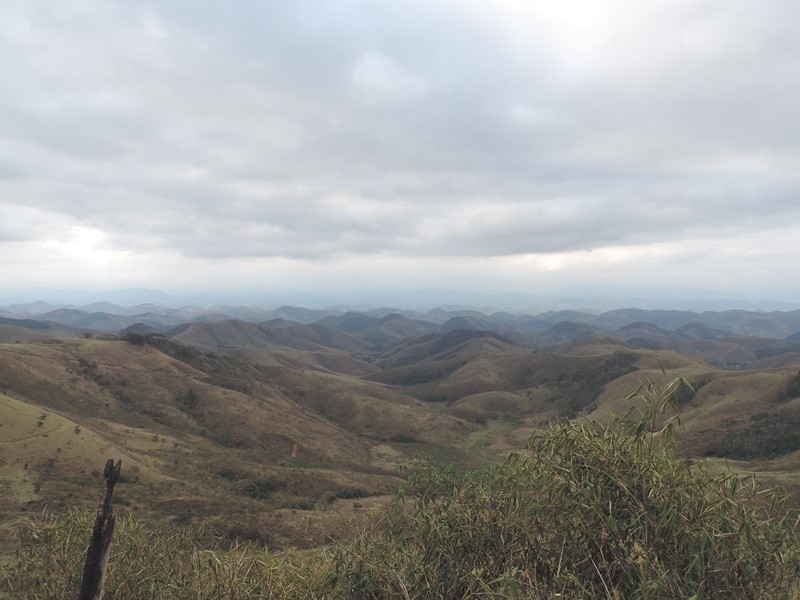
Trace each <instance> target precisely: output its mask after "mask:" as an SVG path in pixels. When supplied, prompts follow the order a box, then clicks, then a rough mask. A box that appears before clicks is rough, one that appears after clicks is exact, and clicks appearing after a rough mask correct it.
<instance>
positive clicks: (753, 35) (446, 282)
mask: <svg viewBox="0 0 800 600" xmlns="http://www.w3.org/2000/svg"><path fill="white" fill-rule="evenodd" d="M799 22H800V3H798V2H796V0H759V1H758V2H754V1H752V0H746V1H743V0H719V1H717V0H713V1H709V0H644V1H635V0H626V1H623V0H559V1H558V2H531V1H527V0H526V1H521V0H493V1H492V2H485V1H483V0H480V1H479V0H424V1H417V0H407V1H403V2H380V1H375V0H363V1H359V0H352V1H348V0H330V1H304V0H297V1H296V2H285V1H277V0H273V1H269V0H260V1H256V0H229V1H227V2H211V1H205V0H185V1H181V0H161V1H159V2H142V1H139V0H60V1H59V2H50V1H44V0H3V2H2V10H1V11H0V288H5V291H8V292H11V291H15V290H25V289H33V288H40V287H49V288H56V289H59V288H63V289H88V290H92V289H98V290H100V289H116V288H126V287H147V288H153V289H161V290H164V291H166V292H169V293H185V292H199V291H209V290H210V291H219V290H227V291H230V292H231V293H238V292H242V293H258V292H260V291H265V290H273V291H274V290H285V291H298V292H307V293H320V294H327V295H332V296H336V297H340V298H343V297H348V298H351V297H356V296H358V295H369V294H374V293H381V294H391V293H397V294H401V293H405V292H408V291H409V290H415V289H425V288H439V289H447V290H458V291H464V292H470V293H477V292H482V293H485V292H489V291H492V292H497V293H506V292H521V293H537V294H548V293H562V292H564V291H565V290H566V291H571V292H573V293H582V292H585V293H587V294H588V293H605V294H612V295H613V294H614V293H625V294H628V295H629V294H637V293H638V294H641V295H643V296H647V295H651V296H652V295H656V294H664V295H667V296H672V297H676V298H679V297H692V296H693V295H701V294H705V295H712V296H713V295H716V296H720V297H742V298H745V297H746V298H771V299H774V300H782V301H800V300H798V299H800V278H799V277H798V276H797V271H798V266H800V104H798V98H800V36H798V35H797V23H799ZM0 291H2V290H0ZM0 295H2V294H0Z"/></svg>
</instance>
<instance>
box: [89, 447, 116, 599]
mask: <svg viewBox="0 0 800 600" xmlns="http://www.w3.org/2000/svg"><path fill="white" fill-rule="evenodd" d="M121 468H122V461H121V460H118V461H117V464H116V466H114V460H113V459H111V458H109V459H108V460H107V461H106V466H105V468H104V469H103V477H104V478H105V480H106V489H105V491H104V492H103V498H102V500H100V506H99V507H98V509H97V518H96V519H95V521H94V529H93V530H92V539H91V541H90V542H89V547H88V548H87V549H86V563H85V564H84V566H83V580H82V581H81V593H80V595H79V596H78V600H102V598H103V583H104V581H105V578H106V567H107V566H108V553H109V551H110V550H111V535H112V534H113V533H114V522H115V517H114V509H113V508H111V495H112V494H113V493H114V484H115V483H117V480H118V479H119V472H120V469H121Z"/></svg>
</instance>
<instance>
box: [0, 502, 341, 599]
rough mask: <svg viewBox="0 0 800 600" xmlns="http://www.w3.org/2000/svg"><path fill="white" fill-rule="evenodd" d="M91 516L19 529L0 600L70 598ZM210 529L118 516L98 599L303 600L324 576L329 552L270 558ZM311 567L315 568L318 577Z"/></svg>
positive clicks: (4, 567) (44, 520)
mask: <svg viewBox="0 0 800 600" xmlns="http://www.w3.org/2000/svg"><path fill="white" fill-rule="evenodd" d="M93 522H94V514H93V511H81V512H78V511H74V512H70V513H61V514H48V515H44V516H42V517H40V518H37V519H33V520H27V521H24V522H22V523H21V524H20V526H19V548H18V551H17V556H16V561H14V562H10V563H9V564H6V563H5V562H2V563H0V597H3V598H75V597H77V594H78V590H79V589H80V579H81V573H82V570H83V561H84V558H85V551H86V544H87V542H88V540H89V537H90V536H91V531H92V524H93ZM262 542H263V540H261V539H259V540H258V541H257V543H247V542H243V543H242V542H240V543H238V544H235V545H234V546H233V548H231V542H230V540H226V539H224V538H221V537H219V536H217V535H216V534H215V533H214V532H213V531H211V529H209V528H208V527H206V526H202V525H195V524H192V525H190V526H189V527H181V528H165V527H154V526H152V525H148V524H145V523H144V522H142V521H139V520H136V519H133V518H131V517H128V516H121V517H118V518H117V524H116V528H115V530H114V539H113V542H112V544H111V557H110V560H109V566H108V577H107V578H106V582H105V595H104V596H103V598H104V600H140V599H141V600H145V599H147V600H218V599H219V598H226V599H227V600H246V599H249V598H285V599H287V600H292V599H298V600H300V599H303V600H305V599H307V598H314V597H318V596H317V595H316V591H315V590H318V589H319V588H320V585H321V583H322V580H323V578H324V572H325V567H326V565H327V564H328V555H327V554H326V553H325V552H324V551H321V552H318V553H317V554H316V555H314V557H313V558H312V559H309V558H307V557H305V556H303V555H301V554H296V553H282V554H281V555H280V556H278V555H274V554H270V553H268V552H267V551H266V550H264V547H263V545H262ZM315 567H321V572H319V571H317V570H316V568H315Z"/></svg>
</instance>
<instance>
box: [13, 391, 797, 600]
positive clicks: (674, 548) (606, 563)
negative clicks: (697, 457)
mask: <svg viewBox="0 0 800 600" xmlns="http://www.w3.org/2000/svg"><path fill="white" fill-rule="evenodd" d="M676 389H677V383H672V384H668V385H665V386H661V387H659V386H655V385H650V386H648V387H646V388H645V389H643V390H641V393H639V394H637V395H635V397H633V399H635V400H636V401H637V405H636V406H637V409H636V410H638V414H636V413H634V412H633V411H632V412H630V413H628V414H627V415H626V416H625V417H623V418H619V419H616V420H614V421H613V422H611V423H610V424H608V425H602V424H598V423H596V422H593V421H563V422H560V423H558V424H556V425H555V426H553V427H551V428H550V429H548V430H547V431H545V432H542V433H541V434H540V435H535V436H534V437H532V438H531V440H530V442H529V448H528V453H527V454H526V455H525V456H512V457H509V458H508V459H507V460H506V461H504V462H503V463H501V464H498V465H494V466H491V467H487V468H484V469H481V470H472V471H470V470H458V469H456V468H453V467H449V468H441V467H422V468H420V469H418V470H417V472H416V474H415V475H414V476H413V477H412V478H411V479H410V481H409V483H408V485H407V486H406V487H405V488H404V490H402V491H401V492H400V494H398V500H397V502H396V503H395V505H394V507H393V509H392V510H391V511H390V512H389V514H388V515H387V516H386V518H385V519H383V521H382V522H380V523H379V524H378V525H376V526H373V527H371V528H362V529H361V530H360V532H359V533H358V534H357V535H355V536H354V538H353V539H352V540H351V541H349V542H347V543H345V544H337V545H335V546H331V547H328V548H325V549H320V550H314V551H309V552H305V553H280V554H272V553H269V552H268V551H267V550H265V549H262V548H258V547H257V546H253V545H248V544H245V545H234V546H233V547H231V546H230V544H227V545H226V543H225V540H223V539H222V538H218V537H216V536H215V535H213V533H212V532H211V531H209V530H208V529H206V528H203V527H199V526H191V527H189V528H185V529H178V530H170V531H167V530H160V529H153V528H151V527H147V526H146V525H144V524H143V523H142V522H139V521H135V520H133V519H131V518H127V517H123V518H121V519H120V521H119V523H118V528H117V531H116V533H115V542H114V545H113V548H112V556H111V563H110V567H109V573H110V575H109V579H108V581H107V584H106V590H107V591H106V596H105V597H106V598H108V599H120V598H129V599H137V598H209V599H210V598H231V599H234V598H288V599H290V598H331V599H333V598H343V599H344V598H355V599H359V598H362V599H383V598H385V599H389V598H399V599H411V598H419V599H434V598H550V597H554V596H556V595H558V594H560V595H561V596H562V597H569V598H603V597H606V598H743V599H744V598H791V597H796V596H797V593H798V590H800V588H798V581H800V536H799V535H798V528H797V513H796V511H795V510H794V509H791V508H788V507H787V506H786V503H785V498H783V497H782V496H781V495H780V494H779V493H777V492H775V491H765V490H760V489H759V488H758V487H757V485H756V483H755V481H753V480H752V479H746V478H742V477H740V476H738V475H734V474H724V473H723V474H720V473H718V472H715V471H712V470H710V469H708V468H707V467H706V466H705V465H704V463H697V464H689V463H687V462H686V461H685V460H683V459H680V458H678V457H677V456H676V454H675V452H674V449H673V446H672V438H671V434H672V431H673V429H674V427H675V426H676V425H677V424H678V422H677V420H676V418H675V417H672V418H665V417H664V409H666V408H668V407H669V406H670V403H671V398H672V397H673V396H674V393H675V391H676ZM91 519H92V515H91V514H88V513H85V514H84V513H77V512H72V513H68V514H60V515H47V516H44V517H43V518H41V519H36V520H30V521H26V522H24V523H22V524H21V526H20V542H19V550H18V552H17V556H16V558H15V560H14V561H12V562H11V563H10V564H9V565H7V566H6V567H5V571H4V573H3V575H2V578H0V582H2V583H0V585H2V586H5V591H6V592H8V593H10V594H11V595H12V597H20V598H66V597H70V596H72V595H74V593H75V590H77V589H78V583H79V582H78V578H79V576H80V570H81V564H80V563H81V560H82V552H83V545H84V543H85V540H86V539H87V532H88V531H90V529H91ZM2 589H3V588H2V587H0V590H2Z"/></svg>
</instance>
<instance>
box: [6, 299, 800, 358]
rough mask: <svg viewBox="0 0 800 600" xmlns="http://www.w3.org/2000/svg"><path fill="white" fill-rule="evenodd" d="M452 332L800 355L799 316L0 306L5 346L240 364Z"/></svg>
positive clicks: (700, 352) (532, 342)
mask: <svg viewBox="0 0 800 600" xmlns="http://www.w3.org/2000/svg"><path fill="white" fill-rule="evenodd" d="M455 331H479V332H487V333H491V334H492V335H494V336H497V338H498V339H501V340H503V341H504V342H505V343H509V344H513V345H516V346H519V347H523V348H529V349H543V348H548V347H551V346H557V345H559V344H567V343H571V342H575V341H577V340H581V339H585V338H587V337H590V336H593V335H594V336H605V337H607V338H609V339H614V340H618V341H620V342H624V343H625V344H627V345H628V346H631V347H640V348H646V349H651V350H673V351H675V352H679V353H681V354H684V355H686V356H691V357H693V358H697V359H700V360H703V361H706V362H708V363H709V364H712V365H715V366H718V367H723V368H741V367H744V366H751V365H760V364H762V363H763V361H765V360H766V361H771V362H772V363H775V361H777V363H778V364H781V365H783V364H787V362H786V361H790V362H791V361H793V360H794V358H792V356H793V355H794V354H798V353H800V310H794V311H771V312H757V311H746V310H726V311H719V312H714V311H705V312H694V311H685V310H646V309H641V308H627V309H615V310H610V311H606V312H602V313H595V312H589V311H575V310H561V311H547V312H542V313H538V314H525V313H517V314H514V313H510V312H505V311H495V312H483V311H481V310H476V309H460V308H457V309H452V308H451V309H448V308H443V307H439V308H434V309H431V310H429V311H425V312H422V311H413V310H401V309H397V308H394V307H381V308H373V309H369V310H365V311H345V310H339V309H335V308H329V309H308V308H304V307H298V306H281V307H278V308H274V309H266V308H257V307H248V306H212V307H202V306H184V307H181V308H171V307H166V306H159V305H153V304H142V305H137V306H121V305H117V304H113V303H111V302H94V303H91V304H86V305H80V306H75V307H60V308H53V307H52V306H50V305H47V304H44V303H41V302H36V303H32V304H17V305H8V306H4V307H0V341H6V342H8V341H18V340H19V341H31V340H35V339H42V338H43V337H54V336H59V335H60V336H65V335H66V336H74V337H80V336H84V335H90V336H99V335H104V334H114V335H127V334H147V333H158V334H160V335H164V336H166V337H171V338H174V339H175V340H176V341H183V342H186V343H191V344H193V345H198V346H202V347H204V348H217V349H225V348H237V349H238V352H239V356H238V357H239V358H242V357H243V354H244V353H245V350H243V349H249V350H248V351H247V352H249V353H252V352H255V349H258V348H275V347H282V348H294V349H297V350H302V351H313V352H317V353H318V354H319V355H320V356H322V354H326V353H330V352H331V351H336V352H340V351H345V352H348V353H350V358H349V359H348V360H353V359H355V360H357V361H366V362H371V361H372V360H375V359H376V358H377V357H379V356H381V355H383V354H385V353H387V352H389V351H391V350H392V349H394V348H396V347H398V345H400V344H403V343H405V342H408V341H409V340H415V339H418V338H419V339H422V338H424V337H425V336H428V335H433V334H447V333H450V332H455ZM273 355H274V353H273ZM784 355H786V356H784ZM781 357H783V358H781ZM250 358H251V359H252V357H250ZM359 364H360V363H359ZM359 364H356V363H353V364H350V366H349V367H347V368H345V370H346V371H348V372H352V373H354V372H363V371H364V367H363V365H362V366H359ZM340 368H343V367H341V365H340Z"/></svg>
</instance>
